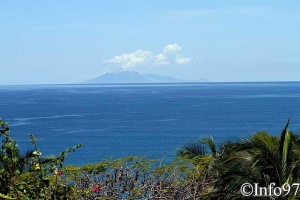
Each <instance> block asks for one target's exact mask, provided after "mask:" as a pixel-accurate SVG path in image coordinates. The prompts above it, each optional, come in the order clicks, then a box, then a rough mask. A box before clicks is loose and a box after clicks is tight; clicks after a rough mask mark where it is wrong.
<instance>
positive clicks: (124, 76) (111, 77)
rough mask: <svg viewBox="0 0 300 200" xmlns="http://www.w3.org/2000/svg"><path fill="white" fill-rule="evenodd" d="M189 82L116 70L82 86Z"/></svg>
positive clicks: (85, 82) (169, 77)
mask: <svg viewBox="0 0 300 200" xmlns="http://www.w3.org/2000/svg"><path fill="white" fill-rule="evenodd" d="M179 82H190V81H184V80H180V79H177V78H174V77H171V76H163V75H157V74H143V75H141V74H140V73H138V72H136V71H126V70H116V71H114V72H107V73H105V74H103V75H101V76H98V77H96V78H94V79H90V80H87V81H84V82H83V84H109V83H111V84H112V83H179Z"/></svg>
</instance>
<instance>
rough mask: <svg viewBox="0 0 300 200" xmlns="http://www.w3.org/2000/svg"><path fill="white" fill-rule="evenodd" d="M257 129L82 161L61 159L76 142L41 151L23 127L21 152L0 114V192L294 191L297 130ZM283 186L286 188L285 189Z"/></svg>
mask: <svg viewBox="0 0 300 200" xmlns="http://www.w3.org/2000/svg"><path fill="white" fill-rule="evenodd" d="M289 123H290V121H289V120H288V122H287V123H286V125H285V127H284V129H283V131H282V133H281V135H280V136H274V135H271V134H269V133H267V132H264V131H262V132H257V133H255V134H253V135H251V136H249V137H248V138H245V139H243V140H241V141H236V142H231V141H226V142H223V143H219V144H217V143H215V142H214V140H213V138H212V137H203V138H201V139H200V140H199V141H195V142H192V143H188V144H186V145H184V146H182V147H181V148H180V149H179V150H178V152H177V157H176V158H175V159H174V161H173V162H172V163H170V164H163V163H161V162H160V160H151V159H148V158H146V157H132V156H128V157H125V158H120V159H115V160H111V159H107V160H102V161H99V162H98V163H94V164H90V163H87V164H86V165H84V166H74V165H65V164H64V160H65V158H66V156H68V154H69V153H71V152H73V151H75V150H76V149H78V148H81V147H82V146H83V145H82V144H79V145H76V146H74V147H71V148H67V149H66V150H65V151H62V152H61V153H60V154H59V155H56V156H44V155H43V154H42V152H40V151H39V149H38V141H37V139H36V138H35V137H34V136H33V135H29V137H30V139H31V143H32V145H33V149H32V150H28V151H27V152H26V153H22V151H21V150H19V147H18V145H17V143H16V141H15V140H14V139H13V138H11V137H10V135H9V131H10V130H9V126H8V123H7V122H4V121H2V120H1V119H0V127H1V130H0V134H1V135H0V136H1V140H2V143H1V149H0V199H243V198H245V199H246V198H253V197H256V198H262V199H265V198H266V197H265V196H259V195H257V196H250V197H247V196H245V195H244V196H243V194H242V193H241V186H242V185H243V184H244V183H249V184H252V185H254V184H259V186H260V187H266V188H267V187H268V186H269V185H270V184H274V187H275V186H276V187H279V188H282V189H283V190H282V191H286V192H282V193H281V194H279V195H278V194H276V193H272V194H270V193H267V192H266V191H263V192H266V193H265V195H267V198H270V199H271V198H273V199H276V198H278V199H299V198H300V196H299V195H298V194H297V193H298V191H297V188H296V187H290V188H286V186H292V185H293V184H294V183H299V181H300V174H299V173H298V172H299V170H300V138H299V135H298V134H294V133H292V132H291V131H289V130H288V126H289ZM287 189H289V191H288V192H287Z"/></svg>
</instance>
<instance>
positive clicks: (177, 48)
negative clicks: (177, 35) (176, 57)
mask: <svg viewBox="0 0 300 200" xmlns="http://www.w3.org/2000/svg"><path fill="white" fill-rule="evenodd" d="M180 50H181V47H180V46H179V45H178V44H169V45H167V46H165V47H164V52H178V51H180Z"/></svg>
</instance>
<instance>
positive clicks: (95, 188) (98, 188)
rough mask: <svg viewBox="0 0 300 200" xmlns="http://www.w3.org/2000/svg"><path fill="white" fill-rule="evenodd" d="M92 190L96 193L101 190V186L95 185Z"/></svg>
mask: <svg viewBox="0 0 300 200" xmlns="http://www.w3.org/2000/svg"><path fill="white" fill-rule="evenodd" d="M93 191H94V192H96V193H98V192H100V191H101V186H100V185H97V186H95V187H93Z"/></svg>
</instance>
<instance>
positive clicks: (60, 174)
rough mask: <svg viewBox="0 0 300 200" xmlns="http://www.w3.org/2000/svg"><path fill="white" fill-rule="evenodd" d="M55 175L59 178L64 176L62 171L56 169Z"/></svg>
mask: <svg viewBox="0 0 300 200" xmlns="http://www.w3.org/2000/svg"><path fill="white" fill-rule="evenodd" d="M55 174H56V175H57V176H62V175H63V174H62V170H61V169H56V170H55Z"/></svg>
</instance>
